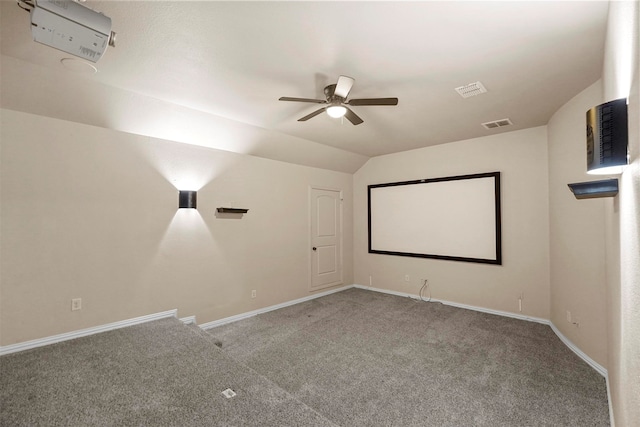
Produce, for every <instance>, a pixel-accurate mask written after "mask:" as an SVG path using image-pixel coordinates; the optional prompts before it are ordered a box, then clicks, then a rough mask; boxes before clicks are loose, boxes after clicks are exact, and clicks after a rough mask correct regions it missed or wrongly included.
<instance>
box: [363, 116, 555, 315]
mask: <svg viewBox="0 0 640 427" xmlns="http://www.w3.org/2000/svg"><path fill="white" fill-rule="evenodd" d="M493 171H500V172H501V173H502V176H501V185H502V255H503V265H502V266H495V265H486V264H476V263H467V262H455V261H442V260H433V259H423V258H409V257H398V256H390V255H379V254H369V253H368V252H367V238H368V237H367V185H369V184H379V183H384V182H395V181H405V180H413V179H420V178H435V177H443V176H452V175H464V174H471V173H480V172H493ZM547 176H548V173H547V130H546V127H544V126H543V127H537V128H532V129H526V130H522V131H516V132H510V133H503V134H500V135H495V136H489V137H484V138H476V139H472V140H467V141H459V142H455V143H451V144H445V145H439V146H435V147H428V148H423V149H418V150H412V151H407V152H403V153H397V154H391V155H387V156H380V157H375V158H372V159H370V160H369V161H368V162H367V163H366V164H365V165H364V166H363V167H362V168H361V169H360V170H359V171H358V172H357V173H356V174H355V175H354V218H355V219H354V251H355V255H354V271H355V282H356V283H357V284H360V285H365V286H368V285H369V276H371V282H372V283H371V284H372V286H373V287H376V288H382V289H388V290H392V291H398V292H406V293H411V294H417V293H418V290H419V288H420V286H421V282H420V279H422V278H426V279H428V280H429V284H430V286H431V289H432V296H433V298H436V299H441V300H447V301H452V302H457V303H461V304H469V305H474V306H478V307H484V308H489V309H494V310H503V311H507V312H515V313H517V312H518V297H519V296H520V295H521V294H524V299H523V305H522V306H523V311H522V314H523V315H529V316H534V317H540V318H545V319H548V318H549V258H548V245H549V239H548V236H549V226H548V185H547ZM407 274H408V275H409V276H410V282H405V280H404V278H405V275H407Z"/></svg>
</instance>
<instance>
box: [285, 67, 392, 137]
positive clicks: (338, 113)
mask: <svg viewBox="0 0 640 427" xmlns="http://www.w3.org/2000/svg"><path fill="white" fill-rule="evenodd" d="M354 82H355V79H353V78H351V77H347V76H340V77H339V78H338V82H337V83H336V84H331V85H329V86H327V87H325V88H324V96H325V97H326V98H327V99H309V98H291V97H288V96H283V97H281V98H280V99H279V100H280V101H294V102H311V103H314V104H326V106H325V107H322V108H320V109H318V110H316V111H314V112H313V113H311V114H307V115H306V116H304V117H302V118H299V119H298V121H299V122H305V121H307V120H309V119H310V118H312V117H315V116H317V115H318V114H320V113H322V112H323V111H326V112H327V114H328V115H329V116H331V117H334V118H339V117H343V116H344V117H346V118H347V120H349V121H350V122H351V123H353V124H354V125H359V124H360V123H362V122H363V120H362V119H361V118H360V117H358V115H357V114H356V113H354V112H353V111H352V110H351V109H350V108H349V107H347V105H355V106H360V105H398V98H363V99H350V100H347V96H348V95H349V92H350V91H351V88H352V87H353V83H354Z"/></svg>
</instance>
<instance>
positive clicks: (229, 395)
mask: <svg viewBox="0 0 640 427" xmlns="http://www.w3.org/2000/svg"><path fill="white" fill-rule="evenodd" d="M222 395H223V396H224V397H226V398H227V399H231V398H232V397H234V396H235V395H236V392H235V391H233V390H231V389H230V388H228V389H226V390H225V391H223V392H222Z"/></svg>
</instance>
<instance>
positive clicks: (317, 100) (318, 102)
mask: <svg viewBox="0 0 640 427" xmlns="http://www.w3.org/2000/svg"><path fill="white" fill-rule="evenodd" d="M278 101H295V102H313V103H314V104H326V103H327V101H326V100H324V99H309V98H291V97H289V96H282V97H280V98H279V99H278Z"/></svg>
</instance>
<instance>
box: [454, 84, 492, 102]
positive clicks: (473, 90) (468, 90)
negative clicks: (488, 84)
mask: <svg viewBox="0 0 640 427" xmlns="http://www.w3.org/2000/svg"><path fill="white" fill-rule="evenodd" d="M456 92H458V93H459V94H460V96H461V97H463V98H470V97H472V96H476V95H480V94H481V93H486V92H487V89H485V87H484V86H483V85H482V83H480V82H475V83H469V84H468V85H465V86H460V87H457V88H456Z"/></svg>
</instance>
